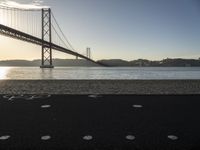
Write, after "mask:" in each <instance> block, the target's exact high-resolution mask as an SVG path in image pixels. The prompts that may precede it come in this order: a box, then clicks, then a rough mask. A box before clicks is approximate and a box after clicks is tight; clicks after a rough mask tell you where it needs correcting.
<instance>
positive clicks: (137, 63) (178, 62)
mask: <svg viewBox="0 0 200 150" xmlns="http://www.w3.org/2000/svg"><path fill="white" fill-rule="evenodd" d="M99 62H101V63H103V64H107V65H110V66H116V67H121V66H127V67H130V66H131V67H190V66H191V67H199V66H200V59H181V58H177V59H169V58H167V59H164V60H161V61H151V60H146V59H138V60H133V61H125V60H121V59H110V60H99Z"/></svg>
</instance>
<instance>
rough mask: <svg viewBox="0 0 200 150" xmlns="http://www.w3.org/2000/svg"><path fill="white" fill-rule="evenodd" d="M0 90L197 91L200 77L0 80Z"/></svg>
mask: <svg viewBox="0 0 200 150" xmlns="http://www.w3.org/2000/svg"><path fill="white" fill-rule="evenodd" d="M0 94H52V95H58V94H64V95H65V94H70V95H71V94H76V95H84V94H108V95H109V94H116V95H118V94H135V95H192V94H200V80H0Z"/></svg>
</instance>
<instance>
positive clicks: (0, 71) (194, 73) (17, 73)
mask: <svg viewBox="0 0 200 150" xmlns="http://www.w3.org/2000/svg"><path fill="white" fill-rule="evenodd" d="M0 79H1V80H3V79H20V80H24V79H29V80H35V79H52V80H53V79H67V80H74V79H75V80H78V79H142V80H143V79H200V67H56V68H54V69H40V68H39V67H0Z"/></svg>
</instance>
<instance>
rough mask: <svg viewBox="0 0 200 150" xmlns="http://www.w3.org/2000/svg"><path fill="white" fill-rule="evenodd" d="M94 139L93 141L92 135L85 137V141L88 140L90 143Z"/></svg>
mask: <svg viewBox="0 0 200 150" xmlns="http://www.w3.org/2000/svg"><path fill="white" fill-rule="evenodd" d="M92 139H93V137H92V136H91V135H86V136H84V137H83V140H86V141H90V140H92Z"/></svg>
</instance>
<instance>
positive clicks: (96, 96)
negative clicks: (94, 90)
mask: <svg viewBox="0 0 200 150" xmlns="http://www.w3.org/2000/svg"><path fill="white" fill-rule="evenodd" d="M88 97H89V98H100V97H102V96H101V95H88Z"/></svg>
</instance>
